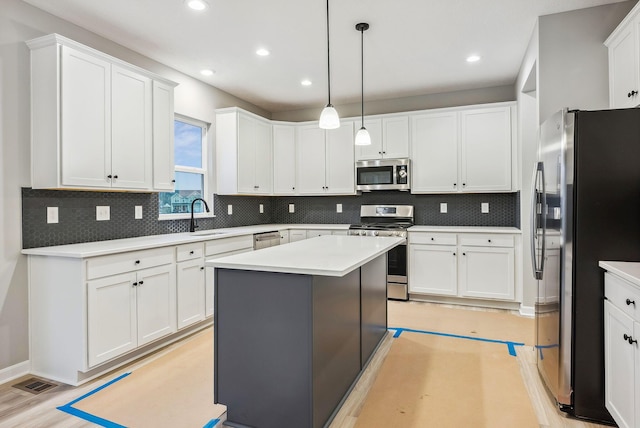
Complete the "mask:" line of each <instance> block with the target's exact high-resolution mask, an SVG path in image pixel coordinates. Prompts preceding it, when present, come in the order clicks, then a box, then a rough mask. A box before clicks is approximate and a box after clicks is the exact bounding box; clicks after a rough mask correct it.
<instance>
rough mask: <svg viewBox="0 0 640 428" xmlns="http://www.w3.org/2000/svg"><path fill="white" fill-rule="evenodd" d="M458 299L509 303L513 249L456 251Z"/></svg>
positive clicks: (513, 284) (513, 280)
mask: <svg viewBox="0 0 640 428" xmlns="http://www.w3.org/2000/svg"><path fill="white" fill-rule="evenodd" d="M460 253H461V254H460V264H459V271H458V272H459V278H460V283H459V284H460V295H461V296H463V297H478V298H483V299H484V298H487V299H501V300H513V299H514V296H515V276H514V255H513V248H485V247H467V246H461V247H460Z"/></svg>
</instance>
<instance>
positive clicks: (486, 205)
mask: <svg viewBox="0 0 640 428" xmlns="http://www.w3.org/2000/svg"><path fill="white" fill-rule="evenodd" d="M480 211H481V212H482V213H483V214H486V213H488V212H489V202H482V203H481V204H480Z"/></svg>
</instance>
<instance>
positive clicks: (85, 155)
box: [27, 34, 176, 191]
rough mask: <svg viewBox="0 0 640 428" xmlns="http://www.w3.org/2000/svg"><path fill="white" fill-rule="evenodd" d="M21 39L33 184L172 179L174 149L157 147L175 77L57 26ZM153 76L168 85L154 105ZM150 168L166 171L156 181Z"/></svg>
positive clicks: (138, 184)
mask: <svg viewBox="0 0 640 428" xmlns="http://www.w3.org/2000/svg"><path fill="white" fill-rule="evenodd" d="M27 44H28V46H29V48H30V49H31V107H32V109H31V129H32V133H31V176H32V180H31V181H32V183H31V184H32V187H33V188H52V189H56V188H58V189H59V188H68V189H103V190H145V191H148V190H166V189H169V188H172V187H173V184H172V182H171V180H172V179H173V178H172V177H173V168H174V166H173V156H172V154H171V155H170V158H169V159H168V160H167V158H166V157H167V155H166V154H165V153H163V152H164V151H165V150H167V148H171V151H172V148H173V135H172V129H173V88H174V87H175V86H176V84H175V83H173V82H170V81H168V80H165V79H162V78H160V77H159V76H156V75H153V74H152V73H149V72H147V71H145V70H142V69H140V68H138V67H135V66H133V65H130V64H127V63H125V62H123V61H120V60H118V59H116V58H113V57H110V56H108V55H105V54H102V53H101V52H98V51H96V50H94V49H91V48H88V47H86V46H84V45H81V44H79V43H76V42H74V41H72V40H69V39H66V38H64V37H61V36H59V35H57V34H52V35H49V36H44V37H40V38H38V39H34V40H31V41H29V42H27ZM156 83H157V84H160V85H162V87H163V88H164V89H165V91H167V94H165V96H164V98H165V99H164V104H161V105H160V108H156V105H155V104H154V102H155V100H154V84H156ZM156 112H157V113H158V116H157V117H156V116H154V113H156ZM168 132H171V134H170V135H167V133H168ZM156 141H157V142H158V147H157V150H156V149H155V148H154V146H155V143H156ZM154 150H155V152H157V153H158V154H160V153H163V154H162V156H164V157H165V159H164V160H163V161H162V162H155V160H154ZM154 168H155V169H154ZM155 176H158V177H160V176H164V177H165V180H164V181H165V182H164V183H161V182H159V187H157V188H156V186H155V181H154V177H155ZM169 177H171V178H169ZM167 179H168V180H167ZM167 181H168V183H167ZM168 186H170V187H168Z"/></svg>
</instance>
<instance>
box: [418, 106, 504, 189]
mask: <svg viewBox="0 0 640 428" xmlns="http://www.w3.org/2000/svg"><path fill="white" fill-rule="evenodd" d="M513 109H515V106H514V105H500V106H493V107H478V108H473V109H454V110H451V109H447V110H445V111H435V112H432V113H423V114H416V115H413V116H411V139H412V142H411V162H412V173H411V174H412V182H411V191H412V193H459V192H468V193H481V192H509V191H513V190H514V188H515V186H514V184H513V183H514V180H513V176H514V167H513V165H514V159H515V158H516V157H515V156H514V155H515V147H514V138H513V135H514V129H513V119H514V117H515V115H514V114H513V113H512V110H513Z"/></svg>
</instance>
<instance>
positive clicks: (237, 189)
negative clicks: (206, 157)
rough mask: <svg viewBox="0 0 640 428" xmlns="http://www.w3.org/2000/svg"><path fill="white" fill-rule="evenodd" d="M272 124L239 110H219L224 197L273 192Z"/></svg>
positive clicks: (219, 177) (218, 160) (218, 171)
mask: <svg viewBox="0 0 640 428" xmlns="http://www.w3.org/2000/svg"><path fill="white" fill-rule="evenodd" d="M271 132H272V131H271V123H270V122H269V121H268V120H266V119H263V118H261V117H260V116H257V115H255V114H253V113H249V112H247V111H244V110H241V109H238V108H236V107H232V108H228V109H221V110H216V178H217V183H218V184H217V186H218V191H217V193H218V194H220V195H237V194H245V195H269V194H271V193H272V191H273V185H272V183H273V177H272V171H273V169H272V168H273V161H272V143H271Z"/></svg>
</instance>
